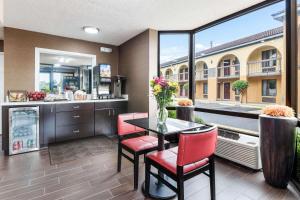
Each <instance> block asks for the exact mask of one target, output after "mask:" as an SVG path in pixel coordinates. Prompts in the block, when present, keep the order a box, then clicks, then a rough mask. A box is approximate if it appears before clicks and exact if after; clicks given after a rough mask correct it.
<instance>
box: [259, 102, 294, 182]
mask: <svg viewBox="0 0 300 200" xmlns="http://www.w3.org/2000/svg"><path fill="white" fill-rule="evenodd" d="M294 115H295V114H294V111H293V109H292V108H290V107H288V106H282V105H271V106H267V107H265V108H264V109H263V110H262V114H261V115H260V116H259V123H260V153H261V160H262V167H263V174H264V177H265V180H266V182H267V183H269V184H270V185H272V186H275V187H279V188H286V187H287V185H288V182H289V180H290V177H291V175H292V169H293V165H294V158H295V147H296V126H297V122H298V120H297V118H295V117H294Z"/></svg>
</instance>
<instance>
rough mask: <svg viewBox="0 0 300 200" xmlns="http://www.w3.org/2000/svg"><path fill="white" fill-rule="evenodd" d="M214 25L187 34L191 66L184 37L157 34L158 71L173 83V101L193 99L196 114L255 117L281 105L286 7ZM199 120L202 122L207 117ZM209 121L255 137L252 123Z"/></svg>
mask: <svg viewBox="0 0 300 200" xmlns="http://www.w3.org/2000/svg"><path fill="white" fill-rule="evenodd" d="M215 24H216V25H213V23H212V25H211V24H210V26H208V28H207V27H206V26H204V27H200V28H199V29H195V30H194V31H191V32H190V34H191V35H190V36H193V37H190V38H194V41H193V43H192V44H191V45H192V46H193V47H194V51H193V52H194V54H193V56H192V58H191V59H193V62H189V59H188V55H189V53H190V52H189V50H188V49H189V39H188V38H189V34H188V33H187V34H183V33H181V32H179V33H178V32H176V34H175V33H174V34H170V32H166V33H165V32H160V69H161V71H162V73H163V75H165V76H166V77H173V79H175V80H177V81H178V83H179V85H180V90H179V94H178V95H177V97H187V96H188V97H189V98H193V100H194V102H195V106H196V108H198V110H199V111H201V108H204V109H207V108H209V109H215V110H218V111H220V110H221V111H224V113H226V112H227V111H235V112H239V113H247V114H253V113H254V114H255V113H260V112H261V111H260V110H261V109H262V108H263V107H264V106H266V105H268V104H281V105H285V103H286V80H287V77H286V74H285V72H286V70H285V69H286V66H285V61H286V59H285V46H286V45H285V32H286V31H285V2H284V1H280V2H276V3H273V4H268V5H267V6H262V7H260V8H257V9H254V10H253V11H250V12H247V13H246V14H244V15H238V16H237V17H236V18H231V19H229V20H224V21H223V22H222V21H221V22H220V21H217V22H215ZM182 47H184V48H182ZM178 54H180V55H178ZM189 63H193V64H194V66H190V65H191V64H189ZM166 70H169V72H167V73H166ZM191 70H192V72H193V76H192V77H191V74H192V73H191ZM170 74H172V76H170ZM191 79H192V81H191ZM236 81H243V82H247V83H248V88H247V90H246V92H243V93H241V92H239V91H238V90H236V89H235V88H233V85H235V84H234V83H235V82H236ZM190 91H193V93H192V94H189V92H190ZM237 104H238V105H239V106H236V105H237ZM196 110H197V109H196ZM231 113H232V112H231ZM227 114H228V113H227ZM200 115H201V117H202V118H203V120H204V121H205V116H206V115H207V114H206V113H200ZM208 118H209V119H213V120H215V121H214V122H217V123H218V124H224V125H227V126H233V127H235V128H241V129H245V124H247V125H249V124H252V125H251V126H250V125H249V126H247V128H246V129H247V130H250V131H253V132H256V133H257V134H258V126H257V124H258V122H257V119H256V120H253V121H252V123H248V121H247V122H246V123H232V124H228V123H227V122H228V120H224V119H226V118H224V117H222V116H221V117H220V116H219V115H216V116H209V117H208ZM237 118H238V117H237ZM236 120H241V119H240V118H238V119H236ZM207 122H210V121H207Z"/></svg>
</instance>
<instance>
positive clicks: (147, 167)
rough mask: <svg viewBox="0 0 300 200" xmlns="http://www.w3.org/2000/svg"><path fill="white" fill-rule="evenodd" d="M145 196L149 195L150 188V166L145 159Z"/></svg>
mask: <svg viewBox="0 0 300 200" xmlns="http://www.w3.org/2000/svg"><path fill="white" fill-rule="evenodd" d="M145 163H146V164H145V195H146V196H148V195H149V188H150V170H151V165H150V163H149V161H148V159H147V158H146V160H145Z"/></svg>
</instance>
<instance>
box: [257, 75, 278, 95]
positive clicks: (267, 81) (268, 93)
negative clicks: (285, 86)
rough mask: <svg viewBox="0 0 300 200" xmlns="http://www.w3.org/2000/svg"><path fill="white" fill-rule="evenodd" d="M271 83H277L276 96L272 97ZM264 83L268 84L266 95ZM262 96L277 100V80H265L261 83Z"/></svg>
mask: <svg viewBox="0 0 300 200" xmlns="http://www.w3.org/2000/svg"><path fill="white" fill-rule="evenodd" d="M270 81H275V90H276V91H275V94H274V95H270V92H269V90H270ZM264 82H265V83H266V84H267V88H266V93H264ZM261 86H262V87H261V95H262V97H272V98H276V96H277V80H276V79H263V80H262V81H261Z"/></svg>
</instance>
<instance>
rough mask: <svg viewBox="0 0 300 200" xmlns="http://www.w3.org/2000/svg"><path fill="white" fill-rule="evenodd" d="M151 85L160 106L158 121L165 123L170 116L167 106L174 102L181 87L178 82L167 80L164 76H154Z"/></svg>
mask: <svg viewBox="0 0 300 200" xmlns="http://www.w3.org/2000/svg"><path fill="white" fill-rule="evenodd" d="M150 86H151V88H152V93H153V95H154V96H155V99H156V102H157V106H158V114H157V119H158V123H159V124H164V123H165V122H166V120H167V118H168V110H167V109H166V107H167V106H168V105H169V104H170V103H171V102H173V99H174V96H175V94H176V93H177V91H178V89H179V86H178V83H176V82H172V81H167V80H166V79H165V78H164V77H154V78H153V79H152V80H151V81H150Z"/></svg>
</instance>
